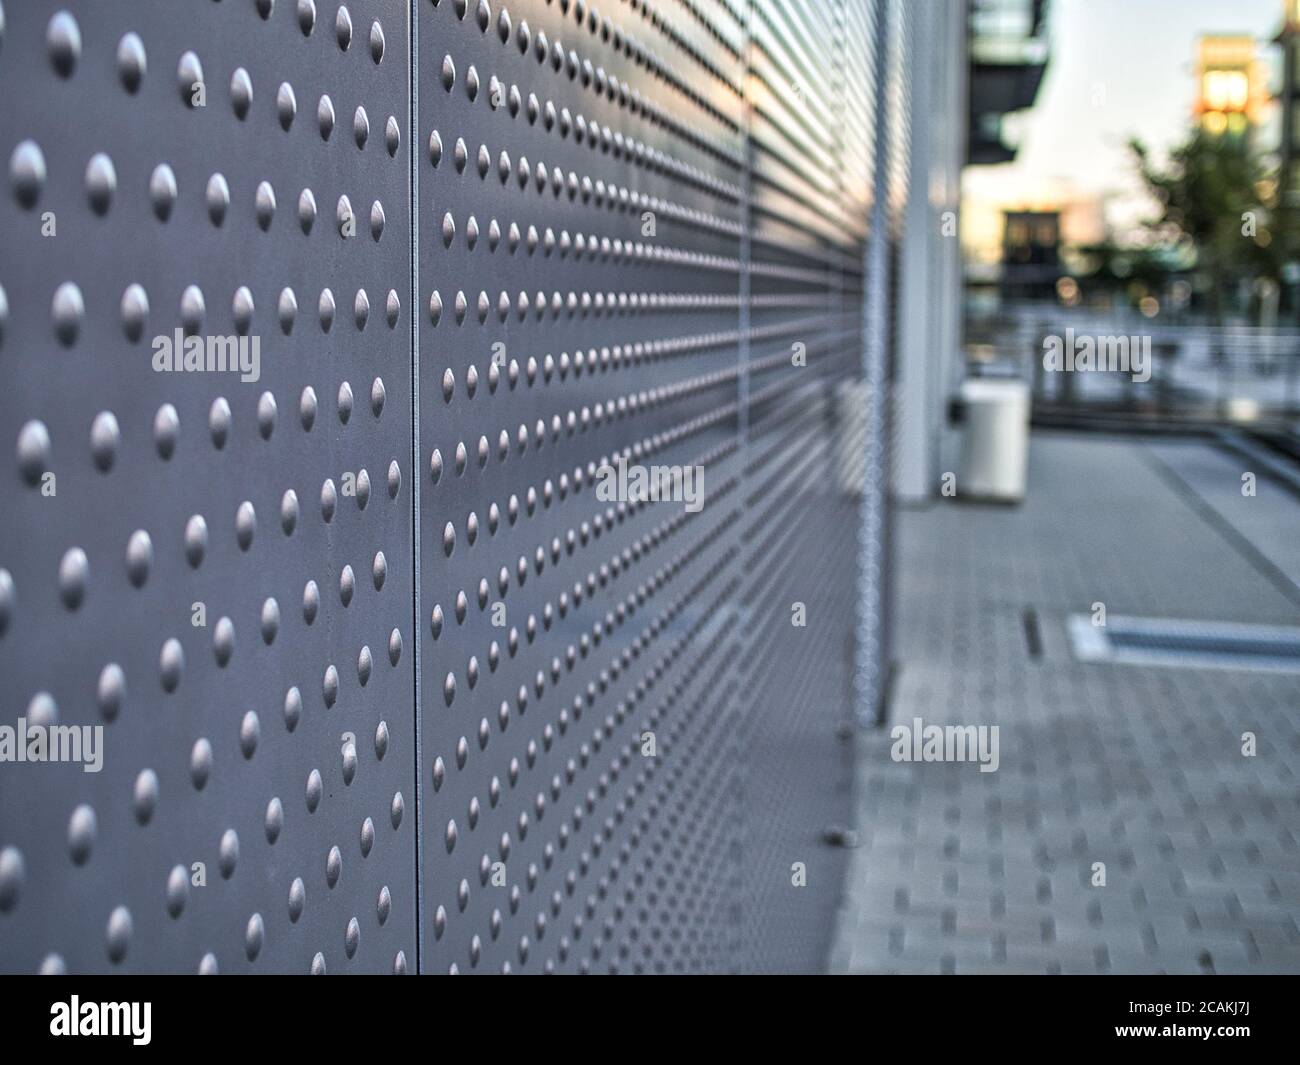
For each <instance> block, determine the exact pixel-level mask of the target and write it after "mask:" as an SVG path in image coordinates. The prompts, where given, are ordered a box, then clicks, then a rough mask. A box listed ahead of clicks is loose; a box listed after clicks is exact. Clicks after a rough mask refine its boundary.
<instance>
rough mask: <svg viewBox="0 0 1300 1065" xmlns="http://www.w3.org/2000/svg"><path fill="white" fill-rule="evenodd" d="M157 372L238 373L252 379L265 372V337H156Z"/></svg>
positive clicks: (179, 330)
mask: <svg viewBox="0 0 1300 1065" xmlns="http://www.w3.org/2000/svg"><path fill="white" fill-rule="evenodd" d="M153 368H154V371H155V372H156V373H204V372H206V373H223V372H226V371H230V372H232V373H238V374H239V379H240V380H241V381H244V382H246V383H252V382H254V381H256V380H258V379H259V378H260V377H261V376H262V338H261V337H259V336H252V337H247V336H207V337H203V336H197V335H195V336H186V335H185V333H184V331H183V330H181V329H177V330H176V332H175V334H174V335H173V336H156V337H154V338H153Z"/></svg>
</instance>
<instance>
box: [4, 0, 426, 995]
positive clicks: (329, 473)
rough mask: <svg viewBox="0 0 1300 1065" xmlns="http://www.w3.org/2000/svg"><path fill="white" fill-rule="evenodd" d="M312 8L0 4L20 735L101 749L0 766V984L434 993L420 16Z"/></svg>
mask: <svg viewBox="0 0 1300 1065" xmlns="http://www.w3.org/2000/svg"><path fill="white" fill-rule="evenodd" d="M314 6H315V9H316V17H315V19H314V22H312V23H311V25H310V27H309V32H306V31H305V30H304V28H303V27H304V25H305V22H304V20H301V19H300V17H299V10H298V9H299V8H301V9H302V10H305V11H310V10H311V9H312V5H310V4H308V5H297V6H296V5H295V4H293V3H285V2H283V0H282V2H280V3H277V4H275V5H272V4H270V3H266V4H263V5H260V6H259V5H257V4H254V3H253V2H252V0H248V2H234V0H227V2H224V3H212V2H211V0H204V2H202V3H199V2H188V3H185V4H183V5H181V4H175V3H162V2H158V3H129V4H128V3H122V4H97V3H83V4H75V3H70V4H67V5H66V14H61V15H58V16H55V10H56V9H55V6H54V5H49V4H37V3H13V2H12V0H10V2H6V3H5V4H4V30H3V40H0V99H3V101H4V103H3V117H2V118H0V154H2V155H3V159H4V162H5V165H6V170H7V173H6V182H5V187H4V194H3V196H0V248H2V249H3V252H2V253H0V286H3V291H4V300H3V307H4V310H3V312H0V322H2V323H3V324H2V325H0V329H2V330H3V339H0V362H2V363H3V366H4V377H5V386H4V388H3V389H2V390H0V427H3V431H2V432H0V437H2V438H3V439H4V441H5V452H4V463H3V469H2V471H0V472H2V481H0V567H3V569H4V570H5V571H7V573H8V575H9V576H8V580H7V581H6V589H7V588H8V584H9V582H10V581H11V582H12V589H13V590H12V592H9V591H6V592H5V593H4V594H5V596H6V604H5V607H4V613H5V621H4V625H3V629H4V631H3V634H2V635H0V720H2V721H3V723H4V724H13V723H14V722H15V721H16V719H17V718H19V717H23V716H25V717H26V718H27V719H29V720H31V719H33V718H38V717H42V716H43V715H46V714H55V713H57V717H58V720H59V722H61V723H64V724H102V725H103V726H104V760H103V768H102V770H101V771H100V772H99V773H84V772H83V771H82V768H81V766H79V765H73V764H31V763H28V764H13V763H5V764H0V811H2V812H0V847H3V848H4V853H5V855H6V856H7V857H6V858H5V859H4V860H3V861H4V865H5V868H4V870H3V872H2V873H0V877H2V878H3V881H4V884H3V891H2V892H0V898H2V899H3V904H2V908H0V966H2V967H3V968H4V969H6V970H20V971H33V970H36V969H38V968H59V967H66V968H67V969H68V970H70V971H94V970H104V969H110V968H115V969H119V970H158V969H162V970H178V971H186V972H193V971H197V970H199V969H200V968H203V969H205V970H206V969H208V968H219V969H220V971H222V972H239V971H248V970H252V971H272V970H288V971H292V972H304V973H305V972H307V971H309V970H310V969H312V968H314V967H317V966H320V967H324V968H327V969H328V970H330V971H334V972H337V971H349V970H378V971H389V970H392V969H394V968H395V967H396V968H399V969H400V968H403V967H405V968H408V969H409V968H414V964H415V906H416V899H415V881H416V878H415V838H414V833H415V822H414V817H413V814H414V809H413V807H414V793H413V784H414V780H415V770H414V766H415V747H414V735H413V733H414V714H413V701H412V690H413V670H412V656H411V654H410V647H411V645H412V643H413V639H414V633H413V632H412V629H411V625H412V619H413V616H414V610H413V584H412V573H411V560H412V557H413V551H412V518H411V495H410V493H411V484H412V476H411V469H410V456H411V450H412V449H411V424H410V418H409V409H410V392H411V386H410V381H411V372H410V365H411V363H410V346H409V318H408V315H409V313H410V299H409V289H410V271H409V266H408V263H409V240H408V237H407V232H408V229H409V222H408V217H409V208H408V205H407V199H406V194H407V179H408V167H407V163H406V160H405V159H404V158H403V155H402V150H401V145H402V144H403V143H404V141H405V136H404V131H405V127H406V124H407V106H408V98H409V95H408V81H409V70H408V65H407V58H406V57H407V43H406V42H407V40H408V32H407V22H406V17H407V16H406V11H405V6H404V5H403V4H401V3H396V2H394V3H384V4H367V5H364V8H365V12H366V14H365V15H363V14H362V11H361V9H360V6H358V5H354V7H356V10H355V12H354V14H353V16H352V33H351V38H350V40H348V47H346V48H344V47H342V45H341V40H342V39H343V38H341V37H340V34H339V32H338V28H337V27H338V26H339V25H340V23H341V20H336V13H335V9H336V8H337V7H338V5H336V4H324V3H318V4H316V5H314ZM182 8H183V10H182ZM263 12H265V13H266V17H263ZM372 13H373V18H372ZM52 16H55V17H52ZM372 25H373V26H375V27H381V28H380V29H372ZM131 34H134V35H135V36H134V37H132V36H129V35H131ZM381 34H382V40H383V50H382V56H381V57H380V61H379V62H376V60H375V58H373V57H374V56H375V55H376V54H377V53H378V51H379V49H378V46H377V42H378V41H379V40H380V39H381ZM372 42H376V44H375V47H374V48H373V49H372ZM137 54H138V56H139V57H140V59H138V60H137V59H136V58H134V57H135V56H136V55H137ZM191 55H192V56H193V57H195V58H196V59H197V61H198V64H199V66H197V67H191V66H190V62H191V61H190V60H189V59H187V58H183V57H187V56H191ZM200 68H201V75H200V74H199V73H198V71H199V70H200ZM136 72H142V73H136ZM196 77H201V78H202V80H203V84H204V89H205V96H206V101H205V106H203V107H192V106H189V100H190V99H191V98H192V96H191V94H190V93H189V92H186V91H185V86H187V85H188V84H189V83H191V82H192V81H193V80H194V79H195V78H196ZM245 85H248V86H251V100H250V101H249V102H248V106H247V107H246V109H245V108H244V106H243V103H242V101H243V100H244V99H245V94H244V91H243V88H242V87H243V86H245ZM290 97H292V99H293V100H294V101H295V105H296V106H294V107H292V108H290V107H289V106H288V105H287V103H286V101H288V100H289V99H290ZM326 98H328V100H329V101H330V105H326V104H325V103H323V101H324V100H325V99H326ZM331 105H332V108H333V111H334V114H335V116H336V121H335V123H334V127H333V129H332V130H331V132H330V134H329V136H328V137H327V136H324V135H323V133H322V127H321V124H320V122H319V120H318V114H320V113H321V111H322V110H325V109H326V108H327V106H331ZM362 109H364V114H365V116H366V121H367V122H368V125H369V135H368V136H367V137H366V138H365V142H364V145H361V144H360V143H359V141H360V138H359V137H358V136H356V135H355V133H354V130H355V129H356V127H357V126H358V125H360V120H359V117H358V116H360V115H361V114H362ZM241 111H242V112H243V113H242V115H241ZM390 118H391V119H392V122H393V126H392V128H393V129H394V130H395V131H396V132H397V133H398V134H399V136H398V137H397V138H396V140H395V142H393V141H390V140H389V139H388V136H387V133H386V130H387V128H388V124H389V122H390ZM286 126H287V128H286ZM27 143H30V144H32V145H34V146H36V147H37V149H38V150H39V152H40V155H41V156H42V157H43V160H44V164H43V170H44V176H43V179H42V180H37V181H31V182H28V181H26V180H25V179H24V178H23V176H22V170H23V167H22V163H21V160H22V157H23V155H24V151H25V150H24V149H21V148H20V147H19V145H20V144H27ZM393 147H396V149H397V150H396V151H395V152H394V151H393V150H392V148H393ZM103 160H107V161H108V165H104V164H103V162H102V161H103ZM96 161H100V162H96ZM162 168H167V169H166V170H164V169H162ZM103 175H111V177H108V178H105V177H103ZM29 186H30V191H31V195H30V196H27V195H25V192H26V190H27V189H28V187H29ZM308 190H310V191H308ZM345 196H346V197H347V199H348V202H350V203H351V205H352V209H353V211H355V212H356V215H357V218H358V225H357V227H356V235H355V236H354V237H350V238H346V239H345V238H344V237H343V236H342V235H341V231H340V229H339V228H338V227H337V226H336V224H335V217H336V207H337V204H338V203H339V202H340V200H341V198H342V197H345ZM308 197H311V198H313V199H314V202H315V205H316V217H315V219H314V221H313V223H312V224H311V226H310V231H309V232H307V231H305V230H307V229H308V226H307V224H306V222H305V221H304V218H305V211H304V209H303V205H304V204H305V203H306V202H307V199H308ZM25 199H26V200H29V201H30V206H28V205H27V204H26V203H24V200H25ZM227 199H228V203H227ZM272 201H273V202H274V209H273V210H272V209H271V203H272ZM372 205H380V207H378V208H376V207H372ZM380 209H382V212H383V216H384V218H385V224H384V227H383V232H382V234H380V235H379V238H378V239H375V238H374V237H373V236H372V231H371V219H372V217H378V211H379V210H380ZM45 212H52V213H53V217H54V219H55V224H56V229H55V235H54V236H43V235H42V215H43V214H44V213H45ZM214 218H219V221H215V220H214ZM72 286H75V293H76V295H75V298H74V295H73V293H74V288H73V287H72ZM137 286H138V287H137ZM327 293H329V294H332V305H333V307H334V312H333V315H332V321H329V322H328V323H327V322H326V321H325V316H323V315H322V313H321V311H320V310H319V308H321V307H326V306H328V305H330V296H329V295H327ZM146 302H147V307H148V310H147V313H144V312H143V308H144V306H145V305H146ZM365 303H368V305H369V313H368V315H366V316H365V317H364V319H363V318H362V317H361V316H359V315H358V314H357V313H356V308H357V307H358V306H361V305H363V304H365ZM295 307H296V310H295ZM241 323H246V324H242V325H241ZM178 327H185V328H187V329H189V330H191V331H192V332H194V333H196V334H198V335H226V334H235V333H237V332H240V331H242V330H245V329H246V330H247V332H248V334H249V335H250V336H259V337H260V344H261V367H260V369H261V373H260V379H259V380H258V381H257V382H242V381H241V380H240V379H239V377H238V376H236V375H233V374H231V373H229V372H225V373H220V372H215V373H175V372H173V373H157V372H154V370H153V369H152V355H153V353H152V349H151V343H150V342H151V339H152V338H153V337H154V336H157V335H163V336H170V335H171V334H172V332H173V330H174V329H176V328H178ZM381 397H382V404H381V402H380V399H381ZM309 414H310V415H311V416H310V417H309V416H308V415H309ZM37 425H39V426H41V427H42V428H40V429H39V430H38V429H36V428H34V426H37ZM46 439H48V444H46V443H45V441H46ZM37 442H39V445H40V446H37ZM43 470H48V471H49V472H51V473H53V474H54V475H55V477H56V481H55V489H56V493H55V494H54V495H52V496H50V495H46V494H43V492H42V482H41V478H40V476H39V474H40V472H41V471H43ZM29 475H30V476H29ZM349 476H350V477H351V478H352V479H354V480H355V482H356V483H357V485H358V487H359V489H360V490H359V491H357V492H356V493H354V494H353V495H350V496H349V495H346V494H345V479H346V478H348V477H349ZM33 480H35V482H36V483H32V481H33ZM365 485H368V489H367V488H365V487H364V486H365ZM331 501H332V502H331ZM363 504H364V505H363ZM295 515H296V517H294V516H295ZM291 519H292V520H291ZM201 528H202V529H204V530H205V531H204V532H202V533H201V532H200V529H201ZM142 534H143V536H142ZM146 544H147V549H146V546H145V545H146ZM195 603H202V604H203V605H204V606H205V608H206V622H207V624H206V626H205V627H196V626H194V625H192V624H191V620H192V617H193V613H194V611H193V606H192V604H195ZM277 617H278V624H277V623H276V619H277ZM173 670H174V674H173V672H172V671H173ZM55 708H57V710H56V709H55ZM349 737H352V738H353V739H352V740H351V741H350V740H349ZM353 765H354V766H355V768H353ZM336 849H337V850H336ZM196 862H202V863H204V866H205V869H206V886H202V887H199V886H193V885H191V880H192V872H191V869H192V866H193V863H196ZM336 863H337V867H336ZM18 866H21V869H20V870H18V869H17V868H16V867H18ZM336 873H337V877H336ZM175 911H178V912H175ZM353 922H355V924H354V923H353Z"/></svg>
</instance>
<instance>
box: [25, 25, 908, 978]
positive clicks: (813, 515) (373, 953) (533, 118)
mask: <svg viewBox="0 0 1300 1065" xmlns="http://www.w3.org/2000/svg"><path fill="white" fill-rule="evenodd" d="M0 3H3V4H4V6H3V16H0V99H3V101H4V103H3V106H2V107H0V153H2V154H3V158H4V160H6V161H7V165H8V183H7V186H6V187H5V189H4V194H3V195H2V196H0V286H2V287H0V364H3V366H4V369H5V379H6V383H7V385H8V387H7V388H6V389H5V390H4V391H3V392H0V439H3V440H5V441H8V442H9V443H8V444H7V446H8V447H9V449H10V450H9V451H8V452H7V454H8V456H9V457H8V459H7V460H5V461H4V463H3V479H0V724H12V723H14V722H15V721H16V720H17V719H18V718H19V717H24V718H25V719H26V720H28V721H36V722H43V723H49V722H50V721H51V720H52V719H53V718H54V717H57V720H58V721H59V722H60V723H64V724H87V725H102V726H103V727H104V760H103V768H102V771H100V772H98V773H85V772H83V771H82V767H81V766H80V765H68V764H64V765H51V764H39V765H33V764H30V763H29V764H11V763H0V968H3V969H6V970H19V971H29V970H35V969H39V968H46V969H61V968H66V969H69V970H78V971H80V970H101V969H116V970H122V969H137V970H138V969H144V970H153V969H161V970H181V971H194V970H200V969H202V970H204V971H207V970H209V969H220V970H221V971H223V972H227V971H246V970H252V971H280V970H287V971H299V972H306V971H315V970H319V969H323V970H328V971H330V972H338V971H361V970H366V971H393V970H396V971H413V970H415V969H416V968H417V967H418V968H419V969H421V970H423V971H428V972H447V971H460V972H469V971H486V972H501V971H523V972H541V971H564V972H579V971H584V972H585V971H592V972H632V971H655V972H659V971H666V972H678V971H719V970H737V969H744V970H751V969H778V970H808V969H817V968H820V967H821V966H822V965H823V964H824V962H825V955H826V950H827V945H828V939H829V935H830V925H831V915H832V912H833V909H834V907H835V905H836V903H837V899H838V893H839V887H840V882H841V878H842V874H843V851H841V850H837V849H836V848H834V847H832V846H829V845H828V843H827V838H834V837H835V833H834V832H831V833H829V837H828V833H827V829H828V828H832V827H833V826H835V825H840V824H843V823H845V822H846V821H847V820H848V817H849V792H850V779H849V764H848V760H847V749H846V747H845V745H844V743H843V739H842V731H843V726H844V725H845V723H846V722H847V721H848V720H849V719H850V718H851V717H852V708H853V705H854V699H855V694H854V691H853V687H852V683H851V680H852V676H853V659H854V653H855V652H854V633H855V609H856V610H859V611H860V610H862V609H863V604H864V603H871V602H878V598H873V597H878V595H879V587H878V584H875V585H872V590H871V591H870V593H869V594H868V595H866V596H862V595H860V594H859V589H858V562H857V553H858V547H857V536H858V532H857V530H858V522H859V497H860V496H861V495H862V492H861V490H860V487H861V486H857V487H856V488H855V487H854V486H853V485H852V484H851V483H850V484H848V485H846V482H845V476H844V473H843V469H842V468H841V467H842V466H843V457H844V456H843V452H844V451H845V449H844V447H842V446H839V445H840V444H842V442H843V440H844V439H845V438H846V437H845V434H847V433H850V432H851V433H853V434H855V435H853V436H851V437H849V438H848V439H852V440H858V439H860V438H861V435H862V432H863V426H862V423H861V420H860V419H859V420H857V421H856V424H855V425H852V426H850V425H849V424H848V421H849V420H848V419H846V417H845V396H846V395H850V394H851V393H846V392H845V391H844V388H845V386H846V385H848V384H851V383H852V382H858V381H861V378H862V368H863V365H864V364H863V357H862V356H863V349H864V344H865V343H866V342H867V341H866V337H865V334H864V319H863V298H864V297H863V294H864V288H865V286H864V270H863V266H864V256H865V248H866V242H867V219H868V209H869V204H870V202H871V199H872V191H871V188H870V182H871V165H872V159H873V157H874V154H875V153H874V151H873V149H872V137H873V135H874V130H875V123H876V115H877V112H878V111H879V109H880V107H881V106H882V102H881V96H882V93H881V91H880V89H879V88H878V87H877V86H876V85H875V80H876V73H875V71H876V58H875V57H876V54H877V52H878V50H879V48H878V45H877V44H876V43H875V41H874V39H873V30H872V27H873V26H874V25H875V24H876V20H877V19H878V18H879V16H878V15H877V13H876V12H875V5H874V4H872V3H867V2H856V0H835V2H827V3H812V2H807V3H803V2H796V0H758V2H754V3H745V2H741V0H681V2H665V3H663V4H660V5H650V4H646V3H642V2H638V0H633V2H623V3H620V2H617V0H610V2H608V3H607V4H604V5H601V6H593V5H591V4H588V3H585V2H581V0H529V2H512V3H508V4H503V3H496V2H493V3H488V2H487V0H482V2H468V3H467V2H464V0H441V2H439V3H433V2H430V0H418V2H415V3H412V4H411V5H410V7H409V9H408V7H407V5H405V4H402V3H400V2H391V3H366V4H361V3H351V4H346V5H344V4H338V3H335V2H333V0H274V2H273V0H219V2H218V0H184V2H181V0H175V2H170V3H162V2H161V0H158V2H146V0H138V2H132V3H127V2H123V3H117V4H111V5H109V4H103V3H99V4H95V3H90V2H85V3H72V2H67V3H66V4H64V5H58V4H45V3H34V2H31V3H22V4H19V3H16V2H14V0H0ZM62 7H66V11H62V10H61V8H62ZM200 83H201V85H202V88H203V96H204V98H203V100H202V103H201V106H196V105H195V97H194V91H195V88H196V85H198V84H200ZM56 116H57V117H56ZM45 212H52V216H53V218H54V219H55V224H56V232H55V235H52V236H43V235H42V225H43V223H44V222H45V221H46V219H45ZM178 329H179V330H181V332H182V334H184V335H190V334H192V335H193V336H195V337H197V338H204V337H208V336H213V335H217V336H235V337H238V336H240V335H246V336H247V337H249V338H250V339H251V338H252V337H257V338H259V341H260V375H259V378H258V380H257V381H256V382H252V381H249V382H244V381H241V380H240V379H239V375H238V374H232V373H231V372H229V371H225V372H220V371H208V372H166V373H165V372H159V371H157V370H155V368H154V349H155V345H154V344H153V343H152V341H153V338H155V337H157V336H162V337H174V336H175V334H174V331H175V330H178ZM181 346H182V347H183V346H184V342H183V341H182V345H181ZM858 394H859V395H861V390H860V389H859V392H858ZM837 397H838V399H837ZM868 430H869V432H870V431H873V430H872V429H871V427H870V426H869V427H868ZM620 459H621V460H623V461H624V462H625V463H627V464H629V465H630V466H633V467H635V466H647V467H648V466H668V467H699V468H701V469H702V471H703V472H702V478H703V481H702V485H703V495H702V500H701V502H702V505H701V506H698V507H697V506H695V505H693V503H692V501H691V500H690V499H682V498H678V499H677V500H676V501H675V502H674V501H662V502H660V501H655V502H649V501H645V500H636V499H628V498H626V497H624V498H608V497H607V495H606V494H605V493H604V492H603V490H601V491H598V484H599V483H600V482H601V481H602V478H603V476H604V475H603V472H602V471H603V469H604V468H605V467H608V466H609V465H611V464H615V463H617V462H618V461H619V460H620ZM837 463H839V464H840V465H839V466H837ZM837 470H838V472H837ZM47 474H51V475H53V476H54V482H53V483H54V485H55V490H54V491H53V492H49V491H48V490H47V486H48V483H49V478H48V477H47V476H46V475H47ZM880 491H881V486H880V485H879V484H876V483H875V482H873V483H872V484H871V486H870V487H869V488H868V491H867V494H868V499H867V502H868V503H872V505H875V506H877V507H878V504H879V498H878V493H879V492H880ZM872 493H875V494H876V495H875V496H873V495H872ZM873 513H876V514H877V515H878V513H879V511H878V509H877V510H876V511H873ZM198 604H202V607H203V610H204V612H205V613H206V617H205V618H204V619H203V620H205V621H206V624H205V625H196V624H194V623H193V622H194V621H195V620H196V619H197V614H198V612H199V610H198ZM868 609H877V608H876V607H870V608H868ZM196 862H201V863H204V868H205V870H206V884H205V885H203V886H199V885H198V884H196V883H193V881H194V878H195V873H194V870H193V866H194V863H196ZM800 870H802V875H803V876H804V878H805V879H806V886H799V885H797V884H796V881H798V879H799V871H800Z"/></svg>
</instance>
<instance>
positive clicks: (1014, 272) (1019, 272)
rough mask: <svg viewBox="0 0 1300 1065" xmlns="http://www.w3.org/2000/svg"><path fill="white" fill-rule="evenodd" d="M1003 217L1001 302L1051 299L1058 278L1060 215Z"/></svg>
mask: <svg viewBox="0 0 1300 1065" xmlns="http://www.w3.org/2000/svg"><path fill="white" fill-rule="evenodd" d="M1002 217H1003V226H1002V283H1001V295H1002V298H1003V299H1004V300H1017V299H1021V300H1024V299H1030V300H1038V299H1054V298H1055V293H1056V281H1057V279H1058V278H1059V277H1060V276H1061V212H1060V211H1006V212H1004V213H1003V216H1002Z"/></svg>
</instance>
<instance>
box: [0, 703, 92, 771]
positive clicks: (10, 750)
mask: <svg viewBox="0 0 1300 1065" xmlns="http://www.w3.org/2000/svg"><path fill="white" fill-rule="evenodd" d="M0 762H80V763H81V770H82V772H83V773H98V772H99V771H100V770H101V769H103V768H104V726H103V725H38V724H29V723H28V721H27V719H26V718H25V717H20V718H19V719H18V724H17V725H0Z"/></svg>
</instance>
